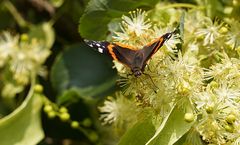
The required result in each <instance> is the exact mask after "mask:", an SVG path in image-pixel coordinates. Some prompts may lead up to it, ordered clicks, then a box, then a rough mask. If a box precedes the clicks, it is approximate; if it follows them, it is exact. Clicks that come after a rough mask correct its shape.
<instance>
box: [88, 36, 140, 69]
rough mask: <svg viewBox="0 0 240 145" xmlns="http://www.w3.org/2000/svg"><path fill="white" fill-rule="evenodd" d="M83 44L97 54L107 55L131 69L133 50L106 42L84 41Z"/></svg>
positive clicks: (126, 46) (134, 50) (129, 47)
mask: <svg viewBox="0 0 240 145" xmlns="http://www.w3.org/2000/svg"><path fill="white" fill-rule="evenodd" d="M85 42H86V44H87V45H88V46H90V47H92V48H93V49H95V50H97V51H98V52H100V53H105V54H108V55H110V56H111V57H112V59H114V60H116V61H119V62H121V63H123V64H125V65H127V66H128V67H130V68H131V66H132V63H133V60H134V57H135V53H136V49H135V48H133V47H131V46H128V45H123V44H121V43H109V42H107V41H92V40H85Z"/></svg>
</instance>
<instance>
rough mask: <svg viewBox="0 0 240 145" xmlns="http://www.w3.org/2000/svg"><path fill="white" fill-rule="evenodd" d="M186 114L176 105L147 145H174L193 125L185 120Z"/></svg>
mask: <svg viewBox="0 0 240 145" xmlns="http://www.w3.org/2000/svg"><path fill="white" fill-rule="evenodd" d="M184 114H185V112H184V111H183V109H181V108H179V107H178V106H176V105H175V106H174V107H173V109H172V110H171V112H170V113H169V115H168V116H167V117H166V118H165V119H164V120H163V122H162V124H161V125H160V127H159V128H158V129H157V131H156V133H155V135H154V136H153V137H152V138H151V139H150V140H149V141H148V142H147V144H146V145H172V144H174V143H175V142H177V141H178V140H179V139H180V138H181V137H182V136H183V135H184V134H185V133H186V132H188V131H189V130H190V128H191V126H192V124H193V123H187V122H186V121H185V120H184Z"/></svg>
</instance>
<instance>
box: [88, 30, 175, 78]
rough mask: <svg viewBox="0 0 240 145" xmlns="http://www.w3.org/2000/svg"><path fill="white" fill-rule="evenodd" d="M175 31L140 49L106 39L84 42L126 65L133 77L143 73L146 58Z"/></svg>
mask: <svg viewBox="0 0 240 145" xmlns="http://www.w3.org/2000/svg"><path fill="white" fill-rule="evenodd" d="M175 32H176V31H173V32H169V33H165V34H164V35H162V36H161V37H159V38H157V39H155V40H153V41H152V42H150V43H148V44H147V45H145V46H143V48H142V49H136V48H135V47H133V46H129V45H124V44H122V43H110V42H108V41H93V40H85V42H86V44H87V45H88V46H90V47H92V48H93V49H95V50H97V51H98V52H100V53H104V54H107V55H109V56H111V57H112V59H114V60H116V61H119V62H120V63H122V64H124V65H126V66H128V67H129V68H130V69H131V71H132V73H133V74H134V76H135V77H139V76H141V75H142V74H143V73H144V69H145V67H146V65H147V62H148V60H149V59H150V58H151V57H152V56H153V55H154V54H155V53H156V52H157V51H158V50H159V49H160V48H161V47H162V46H163V44H164V42H166V41H167V40H169V39H170V38H171V37H172V35H173V34H174V33H175Z"/></svg>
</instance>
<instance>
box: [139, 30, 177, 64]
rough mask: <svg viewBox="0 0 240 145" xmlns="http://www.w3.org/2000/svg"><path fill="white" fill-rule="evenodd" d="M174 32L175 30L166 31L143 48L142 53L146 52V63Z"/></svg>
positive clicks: (144, 59)
mask: <svg viewBox="0 0 240 145" xmlns="http://www.w3.org/2000/svg"><path fill="white" fill-rule="evenodd" d="M172 34H173V32H170V33H166V34H164V35H162V36H161V37H159V38H157V39H155V40H154V41H152V42H150V43H149V44H147V45H146V46H144V47H143V49H141V51H142V53H143V54H144V58H143V61H144V63H146V62H147V61H148V60H149V59H150V58H151V57H152V55H153V54H155V53H156V52H157V51H158V50H159V49H160V48H161V47H162V46H163V44H164V42H165V41H167V40H169V39H170V38H171V37H172Z"/></svg>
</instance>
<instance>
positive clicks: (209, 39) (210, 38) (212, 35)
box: [195, 18, 222, 46]
mask: <svg viewBox="0 0 240 145" xmlns="http://www.w3.org/2000/svg"><path fill="white" fill-rule="evenodd" d="M203 25H204V27H205V28H199V29H197V31H196V32H195V35H196V36H197V37H203V38H204V41H203V45H204V46H206V45H209V44H210V45H211V44H213V43H214V42H215V40H216V39H218V38H219V37H220V36H221V35H220V32H219V30H220V28H221V27H222V24H218V23H217V22H213V21H212V20H211V19H210V18H205V19H204V21H203Z"/></svg>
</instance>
